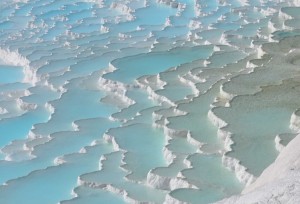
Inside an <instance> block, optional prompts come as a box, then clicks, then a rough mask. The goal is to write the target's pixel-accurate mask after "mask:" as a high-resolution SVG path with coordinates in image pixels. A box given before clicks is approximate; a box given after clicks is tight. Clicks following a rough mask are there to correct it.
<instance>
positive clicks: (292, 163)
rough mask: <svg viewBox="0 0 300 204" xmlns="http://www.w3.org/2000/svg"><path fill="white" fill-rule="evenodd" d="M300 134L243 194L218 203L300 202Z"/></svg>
mask: <svg viewBox="0 0 300 204" xmlns="http://www.w3.org/2000/svg"><path fill="white" fill-rule="evenodd" d="M299 146H300V135H297V136H296V137H295V139H293V140H292V141H291V142H290V143H289V144H288V145H287V146H286V147H285V148H283V149H282V151H281V152H280V154H279V156H278V157H277V159H276V160H275V161H274V162H273V163H272V164H271V165H270V166H269V167H268V168H266V169H265V170H264V171H263V173H262V174H261V175H260V176H259V177H258V178H257V180H256V181H255V182H254V183H253V184H251V185H250V186H248V187H246V188H245V189H244V190H243V192H242V194H241V195H236V196H232V197H230V198H227V199H224V200H222V201H219V202H217V203H226V204H228V203H229V204H230V203H291V204H292V203H293V204H294V203H300V148H299Z"/></svg>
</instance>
